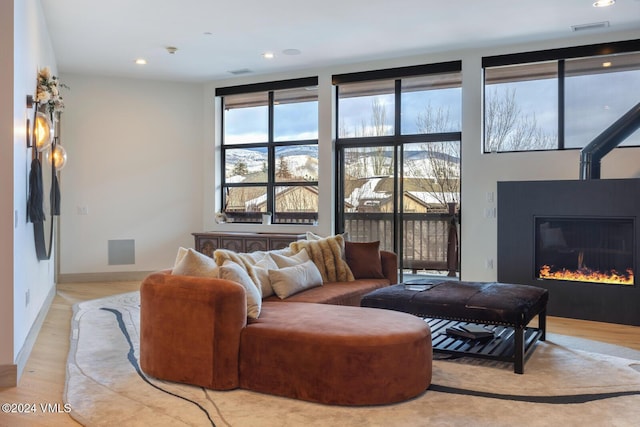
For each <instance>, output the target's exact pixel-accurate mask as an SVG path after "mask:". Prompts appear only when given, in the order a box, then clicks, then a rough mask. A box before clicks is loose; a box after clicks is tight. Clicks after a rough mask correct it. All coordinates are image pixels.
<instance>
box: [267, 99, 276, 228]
mask: <svg viewBox="0 0 640 427" xmlns="http://www.w3.org/2000/svg"><path fill="white" fill-rule="evenodd" d="M274 98H275V96H274V93H273V91H269V107H268V111H269V131H268V134H269V136H268V147H267V170H268V174H267V211H269V212H271V214H272V215H273V216H274V222H275V215H276V209H275V207H276V204H275V194H276V193H275V182H276V168H275V166H276V148H275V146H274V144H273V141H274V138H275V137H274V129H273V127H274V126H273V123H274V121H273V120H274V114H273V112H274V111H273V104H274Z"/></svg>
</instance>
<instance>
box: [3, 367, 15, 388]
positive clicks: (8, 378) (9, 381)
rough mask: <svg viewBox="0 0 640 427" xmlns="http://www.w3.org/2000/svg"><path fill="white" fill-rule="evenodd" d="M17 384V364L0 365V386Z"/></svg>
mask: <svg viewBox="0 0 640 427" xmlns="http://www.w3.org/2000/svg"><path fill="white" fill-rule="evenodd" d="M17 384H18V365H0V388H3V387H15V386H16V385H17Z"/></svg>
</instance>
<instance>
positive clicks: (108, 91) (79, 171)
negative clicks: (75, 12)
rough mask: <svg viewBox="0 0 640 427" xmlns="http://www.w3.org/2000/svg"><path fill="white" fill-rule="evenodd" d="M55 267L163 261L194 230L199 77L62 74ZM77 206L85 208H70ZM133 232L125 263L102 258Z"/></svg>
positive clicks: (67, 270) (84, 269)
mask: <svg viewBox="0 0 640 427" xmlns="http://www.w3.org/2000/svg"><path fill="white" fill-rule="evenodd" d="M61 81H62V82H64V83H65V84H67V85H68V86H69V87H70V90H67V91H65V92H64V96H65V105H66V111H65V113H63V116H62V120H61V123H62V131H61V144H62V146H64V147H65V149H66V151H67V156H68V161H67V166H66V167H65V168H64V169H63V170H62V171H61V181H60V184H61V192H62V199H61V219H60V274H79V273H110V272H130V271H143V272H144V271H152V270H157V269H162V268H167V267H170V266H171V265H173V261H174V259H175V255H176V252H177V248H178V247H179V246H193V238H192V236H191V233H192V232H194V231H198V230H201V229H202V219H201V218H202V200H203V197H202V195H203V193H204V182H203V181H204V180H203V165H204V164H205V162H203V159H202V156H203V152H204V149H203V132H204V129H203V122H204V118H203V99H204V93H203V88H202V85H197V84H185V83H169V82H159V81H146V80H137V79H119V78H110V77H100V76H91V77H90V76H82V75H75V74H63V75H62V76H61ZM83 208H86V211H87V215H82V214H80V213H81V212H82V209H83ZM121 239H125V240H127V239H133V240H134V241H135V264H126V265H109V263H108V241H109V240H121Z"/></svg>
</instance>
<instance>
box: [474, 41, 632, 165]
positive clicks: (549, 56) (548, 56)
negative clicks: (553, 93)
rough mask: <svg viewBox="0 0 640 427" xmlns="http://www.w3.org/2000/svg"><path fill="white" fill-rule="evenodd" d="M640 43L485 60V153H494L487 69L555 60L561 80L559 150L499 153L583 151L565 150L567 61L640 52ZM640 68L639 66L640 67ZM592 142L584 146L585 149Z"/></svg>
mask: <svg viewBox="0 0 640 427" xmlns="http://www.w3.org/2000/svg"><path fill="white" fill-rule="evenodd" d="M638 46H640V40H626V41H620V42H612V43H599V44H592V45H584V46H574V47H566V48H558V49H547V50H539V51H531V52H521V53H515V54H505V55H495V56H487V57H483V58H482V122H483V131H482V153H483V154H489V153H493V151H491V150H489V149H488V148H487V141H486V131H485V129H486V110H487V97H486V94H487V81H486V74H487V73H486V69H487V68H491V67H502V66H516V65H526V64H535V63H542V62H551V61H556V64H557V79H558V105H557V116H558V123H557V132H558V141H557V147H556V148H545V149H533V150H501V151H496V153H526V152H535V151H561V150H580V149H582V148H583V147H569V148H567V147H565V129H566V126H565V116H566V111H565V98H566V91H565V77H566V73H565V61H566V60H571V59H580V58H585V59H586V58H592V57H598V56H607V55H615V54H624V53H640V49H639V48H638ZM639 65H640V64H639ZM588 143H589V142H586V143H585V146H586V145H587V144H588ZM638 146H640V145H628V146H627V147H638Z"/></svg>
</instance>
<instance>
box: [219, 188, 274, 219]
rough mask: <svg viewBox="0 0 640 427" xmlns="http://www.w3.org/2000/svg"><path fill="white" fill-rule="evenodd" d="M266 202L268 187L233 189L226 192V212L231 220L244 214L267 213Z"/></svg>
mask: <svg viewBox="0 0 640 427" xmlns="http://www.w3.org/2000/svg"><path fill="white" fill-rule="evenodd" d="M266 202H267V187H231V188H229V189H228V190H227V192H226V199H225V204H226V208H225V212H226V213H227V215H229V216H230V217H231V218H235V217H236V216H238V217H240V216H242V215H241V214H242V213H244V212H266V211H267V204H266ZM256 218H257V216H256Z"/></svg>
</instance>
